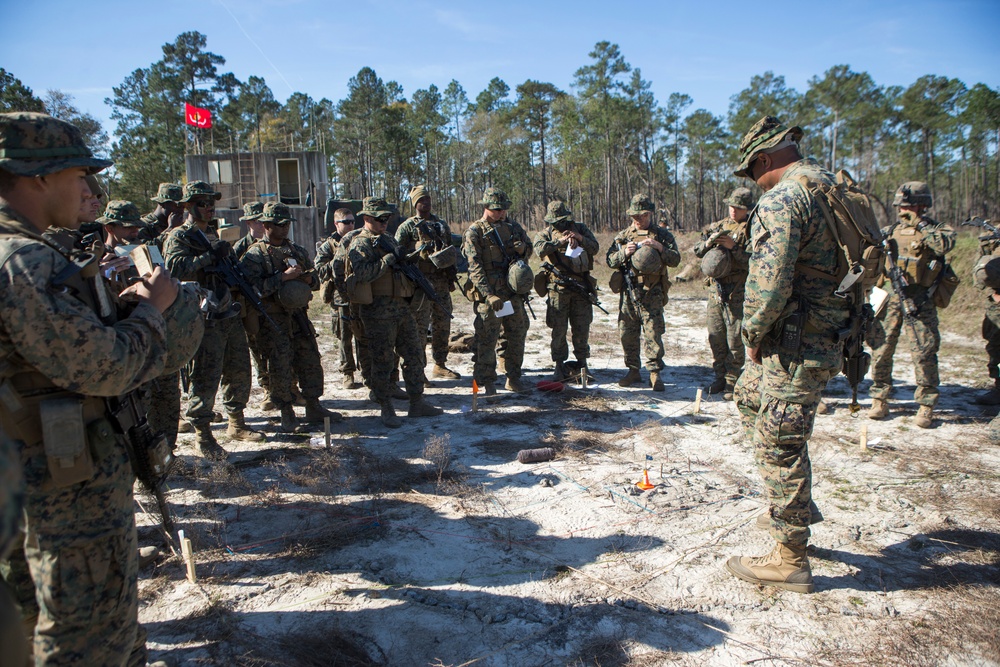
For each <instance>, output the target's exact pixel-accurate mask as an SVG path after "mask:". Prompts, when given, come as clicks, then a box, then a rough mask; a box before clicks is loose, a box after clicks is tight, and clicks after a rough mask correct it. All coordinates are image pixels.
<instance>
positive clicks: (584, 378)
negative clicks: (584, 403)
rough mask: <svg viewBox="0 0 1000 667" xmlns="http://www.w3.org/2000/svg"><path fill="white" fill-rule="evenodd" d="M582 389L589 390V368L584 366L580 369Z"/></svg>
mask: <svg viewBox="0 0 1000 667" xmlns="http://www.w3.org/2000/svg"><path fill="white" fill-rule="evenodd" d="M580 387H581V388H583V389H586V388H587V367H586V366H584V367H583V368H581V369H580Z"/></svg>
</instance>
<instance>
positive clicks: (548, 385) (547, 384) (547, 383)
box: [535, 380, 566, 391]
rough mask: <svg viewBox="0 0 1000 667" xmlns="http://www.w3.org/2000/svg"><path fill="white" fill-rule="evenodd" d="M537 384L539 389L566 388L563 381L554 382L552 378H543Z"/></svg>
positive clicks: (558, 389) (555, 389) (557, 389)
mask: <svg viewBox="0 0 1000 667" xmlns="http://www.w3.org/2000/svg"><path fill="white" fill-rule="evenodd" d="M535 386H536V387H538V389H539V391H562V390H563V389H565V388H566V385H564V384H563V383H562V382H553V381H552V380H541V381H539V383H538V384H536V385H535Z"/></svg>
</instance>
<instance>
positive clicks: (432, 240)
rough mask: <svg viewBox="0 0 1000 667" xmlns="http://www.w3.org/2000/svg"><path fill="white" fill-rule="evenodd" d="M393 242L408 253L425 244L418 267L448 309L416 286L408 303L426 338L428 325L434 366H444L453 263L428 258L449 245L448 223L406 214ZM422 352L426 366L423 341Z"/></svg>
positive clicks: (448, 331) (452, 282)
mask: <svg viewBox="0 0 1000 667" xmlns="http://www.w3.org/2000/svg"><path fill="white" fill-rule="evenodd" d="M396 242H397V243H398V244H399V247H400V248H402V249H403V252H404V253H406V254H407V255H409V254H411V253H414V252H416V251H417V247H418V246H427V249H424V250H421V251H420V257H419V259H418V260H417V268H419V269H420V272H421V273H423V274H424V277H426V278H427V280H428V282H430V284H431V287H433V288H434V291H435V292H436V293H437V295H438V298H440V299H441V301H442V302H443V303H444V304H445V306H446V307H447V309H448V312H445V311H444V310H443V309H442V308H441V307H440V306H438V305H437V304H436V303H434V302H433V301H431V300H430V298H429V297H428V296H427V295H425V294H424V293H423V291H422V290H418V291H417V294H415V295H414V297H413V301H412V303H411V305H412V306H413V318H414V320H415V321H416V325H417V332H418V334H420V333H423V334H424V338H425V339H426V337H427V334H426V332H427V328H428V326H430V329H431V354H432V356H433V358H434V363H435V364H436V365H437V366H446V365H447V362H448V339H449V338H450V337H451V317H450V316H449V314H448V313H450V312H451V310H452V308H453V305H452V301H451V291H452V290H453V289H455V269H454V267H453V266H452V267H448V268H444V269H439V268H437V267H436V266H435V265H434V263H433V262H431V260H430V255H431V254H432V253H434V252H437V251H439V250H441V249H443V248H444V247H446V246H450V245H451V229H449V227H448V223H446V222H444V221H443V220H440V219H439V218H438V217H437V216H436V215H434V214H433V213H432V214H431V217H430V218H429V219H427V220H424V219H422V218H420V217H419V216H416V215H415V216H413V217H411V218H407V219H406V220H405V221H404V222H403V224H401V225H400V226H399V228H398V229H397V230H396ZM421 356H422V357H423V359H424V364H423V366H426V365H427V350H426V345H425V346H424V347H423V348H422V350H421Z"/></svg>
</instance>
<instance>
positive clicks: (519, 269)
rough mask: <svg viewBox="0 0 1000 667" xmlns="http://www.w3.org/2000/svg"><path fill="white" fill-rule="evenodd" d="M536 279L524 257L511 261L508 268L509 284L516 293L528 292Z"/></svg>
mask: <svg viewBox="0 0 1000 667" xmlns="http://www.w3.org/2000/svg"><path fill="white" fill-rule="evenodd" d="M534 281H535V274H534V273H532V272H531V267H530V266H528V263H527V262H526V261H524V260H523V259H519V260H516V261H514V262H511V264H510V268H509V269H507V284H508V285H509V286H510V288H511V289H512V290H514V293H515V294H527V293H528V292H530V291H531V287H532V285H533V284H534Z"/></svg>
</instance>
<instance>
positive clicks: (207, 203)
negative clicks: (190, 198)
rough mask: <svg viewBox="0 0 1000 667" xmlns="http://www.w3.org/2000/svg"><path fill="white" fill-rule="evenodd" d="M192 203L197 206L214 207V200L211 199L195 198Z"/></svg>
mask: <svg viewBox="0 0 1000 667" xmlns="http://www.w3.org/2000/svg"><path fill="white" fill-rule="evenodd" d="M192 203H193V204H194V205H195V206H197V207H198V208H215V201H213V200H211V199H203V200H195V201H194V202H192Z"/></svg>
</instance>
